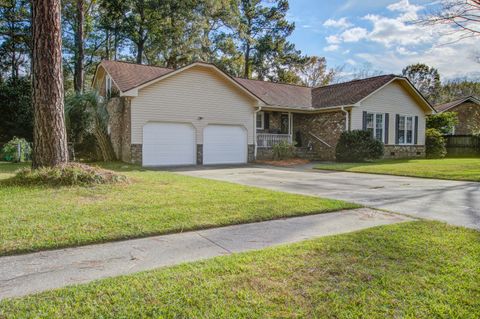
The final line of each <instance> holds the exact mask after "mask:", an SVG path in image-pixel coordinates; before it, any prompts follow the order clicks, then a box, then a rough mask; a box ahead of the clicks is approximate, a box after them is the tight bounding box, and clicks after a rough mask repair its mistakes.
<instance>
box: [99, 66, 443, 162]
mask: <svg viewBox="0 0 480 319" xmlns="http://www.w3.org/2000/svg"><path fill="white" fill-rule="evenodd" d="M93 86H94V88H95V89H97V90H98V91H99V92H100V94H101V95H104V96H105V95H108V96H112V97H115V98H112V99H110V102H109V105H108V110H109V113H110V123H109V132H110V137H111V139H112V143H113V146H114V149H115V152H116V154H117V156H118V158H119V159H121V160H123V161H126V162H137V163H142V164H143V165H145V166H162V165H192V164H233V163H246V162H249V161H253V160H255V159H262V158H268V157H269V156H271V155H272V147H273V145H275V144H277V143H279V142H281V141H287V142H293V141H295V142H296V146H297V151H298V155H299V156H305V157H309V158H312V159H323V160H332V159H334V154H335V146H336V143H337V141H338V139H339V136H340V134H341V133H342V132H343V131H345V130H354V129H365V130H370V131H371V132H372V134H373V135H374V136H375V137H376V138H378V139H379V140H381V141H382V142H384V143H385V145H386V157H394V158H400V157H423V156H424V154H425V146H424V144H425V117H426V115H428V114H430V113H432V112H434V110H433V108H432V107H431V105H430V104H429V103H428V102H427V101H426V100H425V98H424V97H423V96H422V95H421V94H420V93H419V92H418V91H417V90H416V89H415V88H414V87H413V86H412V84H411V83H410V82H409V81H408V80H407V79H406V78H403V77H399V76H395V75H383V76H377V77H372V78H368V79H364V80H356V81H351V82H346V83H340V84H334V85H329V86H324V87H317V88H310V87H303V86H297V85H288V84H279V83H271V82H264V81H257V80H247V79H242V78H234V77H231V76H229V75H227V74H226V73H224V72H223V71H221V70H220V69H219V68H217V67H216V66H215V65H212V64H207V63H200V62H197V63H192V64H190V65H187V66H185V67H183V68H180V69H177V70H173V69H167V68H161V67H155V66H148V65H138V64H132V63H126V62H115V61H103V62H101V63H100V64H99V66H98V67H97V70H96V74H95V77H94V81H93Z"/></svg>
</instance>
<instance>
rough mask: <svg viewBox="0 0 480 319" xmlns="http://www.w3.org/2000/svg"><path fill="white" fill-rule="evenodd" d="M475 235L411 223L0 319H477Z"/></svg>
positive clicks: (51, 297) (479, 254)
mask: <svg viewBox="0 0 480 319" xmlns="http://www.w3.org/2000/svg"><path fill="white" fill-rule="evenodd" d="M479 264H480V233H479V232H476V231H474V230H467V229H465V228H460V227H452V226H447V225H445V224H442V223H438V222H423V221H422V222H410V223H404V224H397V225H390V226H382V227H376V228H371V229H367V230H363V231H360V232H356V233H350V234H344V235H337V236H332V237H324V238H320V239H317V240H312V241H306V242H301V243H297V244H293V245H288V246H281V247H277V248H270V249H266V250H260V251H256V252H249V253H243V254H238V255H233V256H224V257H218V258H215V259H211V260H208V261H203V262H196V263H190V264H183V265H180V266H175V267H170V268H163V269H158V270H155V271H149V272H143V273H139V274H135V275H129V276H122V277H116V278H111V279H106V280H101V281H96V282H93V283H90V284H87V285H80V286H72V287H68V288H64V289H59V290H55V291H49V292H45V293H41V294H38V295H33V296H30V297H24V298H20V299H11V300H5V301H0V317H2V314H3V315H4V316H5V317H6V318H382V319H383V318H429V319H430V318H472V319H473V318H479V317H480V285H479V283H480V267H479Z"/></svg>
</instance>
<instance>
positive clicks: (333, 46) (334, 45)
mask: <svg viewBox="0 0 480 319" xmlns="http://www.w3.org/2000/svg"><path fill="white" fill-rule="evenodd" d="M339 48H340V46H339V45H338V44H331V45H329V46H328V47H325V48H324V49H323V50H324V51H327V52H331V51H337V50H338V49H339Z"/></svg>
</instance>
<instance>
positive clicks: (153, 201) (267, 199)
mask: <svg viewBox="0 0 480 319" xmlns="http://www.w3.org/2000/svg"><path fill="white" fill-rule="evenodd" d="M104 166H106V167H107V168H109V169H113V170H116V171H119V172H121V173H122V174H125V175H127V176H128V177H129V178H130V179H131V180H132V183H131V184H129V185H102V186H95V187H56V188H53V187H49V188H45V187H12V186H6V185H2V184H1V179H4V178H8V177H9V176H12V174H13V172H14V170H15V169H17V168H18V167H19V165H12V164H5V163H0V203H1V204H2V205H0V255H9V254H15V253H25V252H33V251H39V250H44V249H54V248H63V247H72V246H80V245H86V244H93V243H101V242H107V241H114V240H123V239H130V238H139V237H146V236H153V235H161V234H167V233H175V232H182V231H187V230H195V229H204V228H212V227H219V226H226V225H232V224H239V223H249V222H256V221H264V220H271V219H277V218H283V217H292V216H300V215H307V214H317V213H326V212H332V211H338V210H342V209H349V208H357V207H359V205H356V204H350V203H347V202H344V201H340V200H330V199H323V198H317V197H311V196H302V195H296V194H289V193H282V192H277V191H270V190H265V189H260V188H254V187H248V186H242V185H237V184H232V183H227V182H220V181H213V180H207V179H202V178H195V177H189V176H183V175H179V174H174V173H170V172H164V171H163V172H162V171H149V170H144V169H142V168H140V167H139V166H135V165H127V164H122V163H110V164H104Z"/></svg>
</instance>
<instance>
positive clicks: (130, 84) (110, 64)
mask: <svg viewBox="0 0 480 319" xmlns="http://www.w3.org/2000/svg"><path fill="white" fill-rule="evenodd" d="M100 66H102V67H103V68H104V69H105V71H106V72H107V73H108V74H109V75H110V76H111V77H112V79H113V81H114V82H115V84H116V85H117V87H118V89H119V90H120V91H121V92H126V91H129V90H131V89H133V88H135V87H138V86H140V85H142V84H145V83H147V82H149V81H151V80H153V79H156V78H158V77H160V76H163V75H165V74H168V73H170V72H173V71H174V70H173V69H168V68H161V67H157V66H150V65H142V64H134V63H129V62H121V61H108V60H105V61H102V62H101V63H100Z"/></svg>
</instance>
